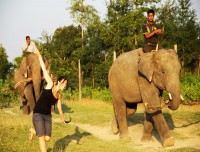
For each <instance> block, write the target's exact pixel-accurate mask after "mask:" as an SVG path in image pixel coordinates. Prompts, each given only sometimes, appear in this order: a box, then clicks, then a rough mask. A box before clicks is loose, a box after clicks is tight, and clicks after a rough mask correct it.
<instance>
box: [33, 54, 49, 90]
mask: <svg viewBox="0 0 200 152" xmlns="http://www.w3.org/2000/svg"><path fill="white" fill-rule="evenodd" d="M35 54H36V55H38V57H39V61H40V66H41V68H42V71H43V74H44V79H45V80H46V82H47V86H46V89H51V88H52V86H53V80H52V79H51V77H50V76H49V73H48V71H47V69H46V67H45V64H44V61H43V59H42V56H41V54H40V52H39V51H38V50H36V51H35Z"/></svg>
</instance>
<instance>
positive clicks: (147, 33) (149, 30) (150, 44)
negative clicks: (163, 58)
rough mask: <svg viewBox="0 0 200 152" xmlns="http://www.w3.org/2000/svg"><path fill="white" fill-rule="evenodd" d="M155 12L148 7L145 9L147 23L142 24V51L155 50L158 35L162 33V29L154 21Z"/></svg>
mask: <svg viewBox="0 0 200 152" xmlns="http://www.w3.org/2000/svg"><path fill="white" fill-rule="evenodd" d="M154 17H155V12H154V10H152V9H150V10H148V11H147V23H146V24H144V25H143V26H142V30H143V35H144V46H143V52H144V53H147V52H151V51H152V50H156V45H157V43H158V36H159V35H161V34H162V30H161V29H159V28H158V26H157V25H156V23H155V22H154Z"/></svg>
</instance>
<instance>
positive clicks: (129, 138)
mask: <svg viewBox="0 0 200 152" xmlns="http://www.w3.org/2000/svg"><path fill="white" fill-rule="evenodd" d="M120 140H122V141H126V142H127V141H131V137H129V136H120Z"/></svg>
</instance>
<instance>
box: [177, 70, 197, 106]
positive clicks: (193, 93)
mask: <svg viewBox="0 0 200 152" xmlns="http://www.w3.org/2000/svg"><path fill="white" fill-rule="evenodd" d="M181 93H182V95H183V97H184V99H185V102H200V76H197V75H193V74H191V73H185V74H184V76H183V77H182V78H181Z"/></svg>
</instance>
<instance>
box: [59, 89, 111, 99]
mask: <svg viewBox="0 0 200 152" xmlns="http://www.w3.org/2000/svg"><path fill="white" fill-rule="evenodd" d="M78 95H79V92H78V89H76V90H73V91H72V89H71V88H68V89H67V90H66V91H64V92H63V98H64V99H68V100H77V99H78ZM82 98H90V99H98V100H103V101H111V100H112V97H111V94H110V91H109V89H107V88H103V89H102V88H92V87H83V88H82Z"/></svg>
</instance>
